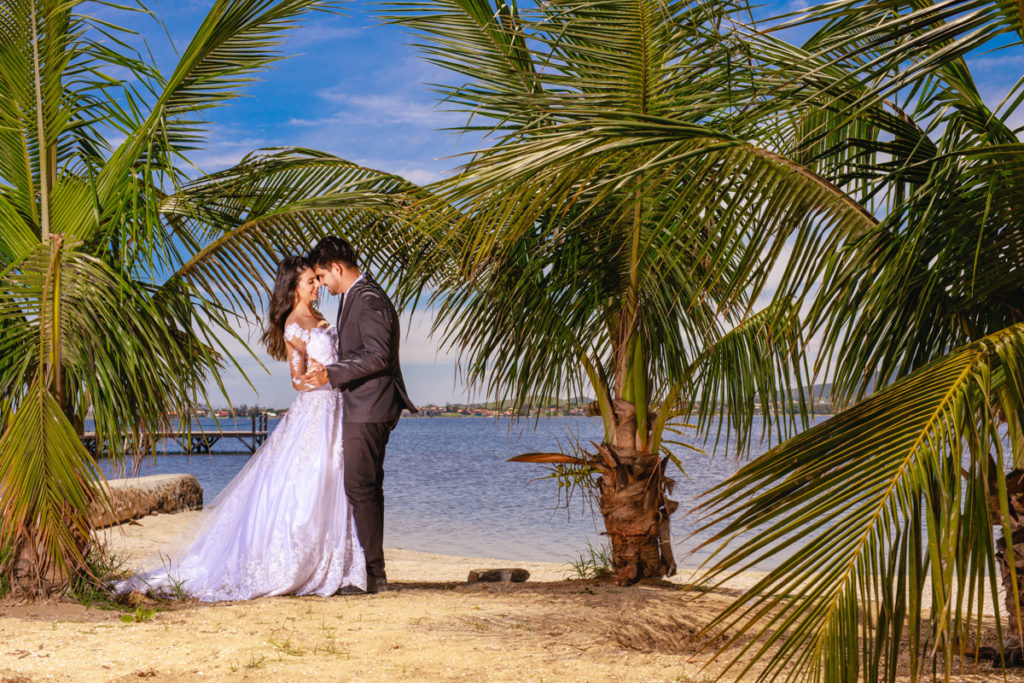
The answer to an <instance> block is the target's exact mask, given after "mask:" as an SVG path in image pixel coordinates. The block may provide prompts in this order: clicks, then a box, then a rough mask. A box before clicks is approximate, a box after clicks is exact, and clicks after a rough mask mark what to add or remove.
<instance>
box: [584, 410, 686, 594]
mask: <svg viewBox="0 0 1024 683" xmlns="http://www.w3.org/2000/svg"><path fill="white" fill-rule="evenodd" d="M613 409H614V414H615V435H614V438H613V443H610V444H609V443H607V442H606V443H603V444H601V446H600V447H599V449H598V451H599V455H600V457H601V459H602V460H603V461H604V463H605V465H606V466H607V468H608V472H607V473H605V474H602V475H601V479H600V482H599V495H598V503H599V506H600V509H601V515H602V516H603V517H604V524H605V533H606V534H607V535H608V537H609V539H610V540H611V544H612V561H613V579H614V580H615V582H616V583H617V584H619V585H627V584H631V583H635V582H637V581H639V580H640V579H646V578H659V577H662V576H672V575H673V574H674V573H675V571H676V563H675V559H674V558H673V555H672V545H671V536H670V533H669V518H670V516H671V514H672V513H673V512H674V511H675V509H676V508H677V507H678V504H677V503H676V502H674V501H671V500H668V498H667V497H666V494H667V492H668V489H669V488H670V487H671V484H672V481H671V480H670V479H668V478H666V477H665V471H664V464H663V463H662V461H661V459H660V458H659V457H658V455H657V454H656V453H654V454H652V453H645V452H643V451H640V450H638V449H637V448H636V443H637V442H638V441H639V439H638V438H637V420H636V407H635V406H634V405H633V404H632V403H629V402H628V401H623V400H616V401H615V402H614V407H613ZM645 441H646V440H645Z"/></svg>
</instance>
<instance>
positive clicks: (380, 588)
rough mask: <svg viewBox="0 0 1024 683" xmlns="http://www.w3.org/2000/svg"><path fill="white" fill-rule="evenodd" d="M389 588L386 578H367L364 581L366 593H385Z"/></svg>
mask: <svg viewBox="0 0 1024 683" xmlns="http://www.w3.org/2000/svg"><path fill="white" fill-rule="evenodd" d="M389 590H391V589H390V588H388V580H387V579H386V578H382V579H369V580H367V582H366V592H367V593H385V592H387V591H389Z"/></svg>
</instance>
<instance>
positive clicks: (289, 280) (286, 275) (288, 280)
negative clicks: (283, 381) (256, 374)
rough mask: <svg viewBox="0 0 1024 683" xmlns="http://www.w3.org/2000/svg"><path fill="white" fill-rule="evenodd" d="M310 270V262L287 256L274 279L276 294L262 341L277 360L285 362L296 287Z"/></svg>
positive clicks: (271, 298) (301, 258) (271, 299)
mask: <svg viewBox="0 0 1024 683" xmlns="http://www.w3.org/2000/svg"><path fill="white" fill-rule="evenodd" d="M308 268H309V261H307V260H306V259H304V258H303V257H301V256H285V257H284V258H283V259H282V260H281V263H280V265H278V267H277V276H276V277H275V278H274V292H273V294H271V295H270V313H269V314H268V315H267V329H265V330H264V331H263V338H262V339H261V340H260V341H262V342H263V344H264V345H265V346H266V347H267V353H269V354H270V357H271V358H274V359H275V360H285V359H287V357H288V351H287V350H286V349H285V345H284V324H285V321H286V320H288V315H289V314H290V313H291V312H292V308H293V307H294V306H295V286H296V284H297V283H298V281H299V275H301V274H302V273H303V271H305V270H307V269H308Z"/></svg>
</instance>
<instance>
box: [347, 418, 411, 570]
mask: <svg viewBox="0 0 1024 683" xmlns="http://www.w3.org/2000/svg"><path fill="white" fill-rule="evenodd" d="M397 423H398V420H392V421H391V422H345V423H344V424H343V425H342V432H341V442H342V447H343V448H344V450H345V495H346V496H347V497H348V502H349V504H351V505H352V516H353V517H354V518H355V522H356V533H357V534H359V543H360V545H362V546H363V554H364V555H365V556H366V576H367V577H368V578H369V579H370V581H371V582H372V581H373V580H375V579H383V578H385V577H386V575H385V573H384V449H385V447H386V446H387V445H388V439H389V438H390V437H391V430H392V429H394V428H395V425H396V424H397Z"/></svg>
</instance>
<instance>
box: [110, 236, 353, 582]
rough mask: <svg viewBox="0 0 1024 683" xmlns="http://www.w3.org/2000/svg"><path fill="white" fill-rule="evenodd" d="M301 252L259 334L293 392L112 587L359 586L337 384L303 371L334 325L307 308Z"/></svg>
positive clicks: (328, 347) (281, 273) (325, 346)
mask: <svg viewBox="0 0 1024 683" xmlns="http://www.w3.org/2000/svg"><path fill="white" fill-rule="evenodd" d="M318 290H319V283H318V282H317V278H316V275H315V274H314V273H313V270H312V269H311V268H310V267H309V264H308V263H307V262H306V261H305V259H302V258H299V257H297V256H289V257H287V258H285V259H284V260H283V261H282V262H281V265H280V266H279V267H278V270H277V277H276V281H275V283H274V292H273V295H272V297H271V302H270V315H269V323H268V326H267V329H266V331H265V333H264V335H263V339H262V341H263V343H264V344H265V345H266V347H267V350H268V351H269V353H270V355H271V356H272V357H274V358H275V359H277V360H287V361H288V364H289V366H290V368H291V376H292V386H293V387H294V388H295V389H296V390H298V392H299V395H298V396H297V397H296V399H295V401H294V402H293V403H292V405H291V407H290V408H289V409H288V412H287V414H286V415H285V417H284V419H283V420H281V422H280V424H278V425H277V428H276V429H274V431H273V432H272V433H271V434H270V436H269V437H268V438H267V441H266V442H265V443H264V444H263V445H262V446H261V447H260V449H259V450H258V451H256V453H255V454H254V455H253V456H252V458H250V460H249V461H248V462H247V463H246V465H245V467H243V468H242V470H241V471H240V472H239V473H238V474H237V475H236V476H235V478H234V479H232V480H231V482H230V483H229V484H228V485H227V486H226V487H225V488H224V490H223V491H221V492H220V494H219V495H217V497H216V498H215V499H214V500H213V502H212V503H210V505H208V506H207V508H206V509H205V510H204V511H203V512H202V513H200V515H199V517H198V518H197V519H196V520H195V521H194V522H193V523H191V524H190V525H189V526H188V527H186V529H185V530H184V531H183V532H182V533H181V534H180V535H179V536H178V537H177V539H175V541H172V542H171V544H170V545H169V546H167V547H166V548H164V549H163V550H162V551H160V552H159V553H158V554H157V555H155V556H152V557H150V558H147V560H145V561H144V562H143V565H142V567H143V568H142V569H139V570H138V571H137V572H136V573H135V574H134V575H133V576H132V577H130V578H129V579H126V580H123V581H119V582H117V583H116V584H115V585H114V590H115V592H118V593H127V592H129V591H133V590H139V591H143V592H145V591H147V590H151V591H154V592H156V593H168V592H173V591H176V590H177V589H180V590H181V591H183V592H184V593H186V594H188V595H190V596H192V597H195V598H198V599H200V600H203V601H207V602H216V601H219V600H247V599H249V598H256V597H261V596H267V595H283V594H293V595H309V594H314V595H321V596H326V595H332V594H334V593H336V592H338V591H339V590H340V589H342V588H344V587H355V588H360V589H365V588H366V567H365V564H364V558H363V551H362V548H361V547H360V545H359V541H358V537H357V536H356V530H355V524H354V521H353V519H352V510H351V508H350V506H349V503H348V500H347V498H346V497H345V487H344V476H343V472H342V462H343V458H342V450H341V448H342V446H341V417H342V401H341V393H340V392H338V391H334V390H333V389H332V388H331V386H330V384H324V385H320V386H311V385H309V384H307V383H305V382H304V381H303V379H302V376H303V375H304V374H305V373H306V372H307V371H311V370H315V369H318V368H320V367H321V366H324V365H328V364H330V363H334V362H335V361H336V360H337V358H336V356H337V348H338V340H337V334H338V332H337V330H336V329H335V328H333V327H331V326H329V325H328V324H327V323H326V322H325V321H324V318H323V316H322V315H320V312H319V311H317V310H316V308H314V305H313V304H314V302H315V301H316V299H317V293H318Z"/></svg>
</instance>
